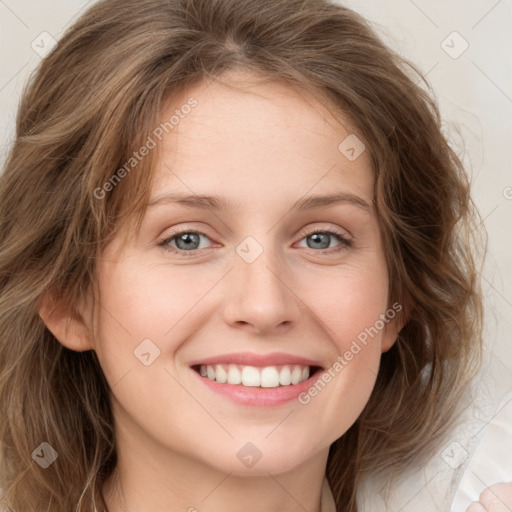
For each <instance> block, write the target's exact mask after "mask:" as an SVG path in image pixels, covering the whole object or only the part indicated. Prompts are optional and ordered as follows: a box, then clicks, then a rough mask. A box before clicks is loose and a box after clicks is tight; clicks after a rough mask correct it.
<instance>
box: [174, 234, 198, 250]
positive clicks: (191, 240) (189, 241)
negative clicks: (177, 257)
mask: <svg viewBox="0 0 512 512" xmlns="http://www.w3.org/2000/svg"><path fill="white" fill-rule="evenodd" d="M180 242H183V243H184V247H179V245H180ZM198 242H199V235H197V234H196V233H184V234H183V235H181V236H180V237H178V240H177V241H176V244H177V245H178V247H179V248H180V249H183V248H190V247H191V245H194V244H197V243H198ZM193 248H194V249H197V247H193Z"/></svg>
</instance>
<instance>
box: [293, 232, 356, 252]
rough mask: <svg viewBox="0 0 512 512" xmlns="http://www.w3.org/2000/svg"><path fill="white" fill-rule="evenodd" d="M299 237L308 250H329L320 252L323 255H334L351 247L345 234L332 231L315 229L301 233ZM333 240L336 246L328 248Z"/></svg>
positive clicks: (350, 241)
mask: <svg viewBox="0 0 512 512" xmlns="http://www.w3.org/2000/svg"><path fill="white" fill-rule="evenodd" d="M301 235H302V236H303V238H302V239H301V241H302V240H306V244H307V247H308V248H309V249H315V250H316V249H329V250H327V251H324V250H322V251H321V252H322V253H324V254H331V253H335V252H338V251H342V250H343V249H346V248H348V247H351V246H352V239H351V238H350V237H349V236H348V235H347V234H346V233H343V232H341V231H336V230H334V229H317V230H315V231H308V232H303V233H301ZM333 240H336V241H337V242H338V245H337V246H335V247H329V245H330V243H331V242H332V241H333Z"/></svg>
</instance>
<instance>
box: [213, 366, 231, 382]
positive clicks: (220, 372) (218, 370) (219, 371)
mask: <svg viewBox="0 0 512 512" xmlns="http://www.w3.org/2000/svg"><path fill="white" fill-rule="evenodd" d="M215 380H216V381H217V382H220V383H221V384H224V383H225V382H226V381H227V380H228V374H227V373H226V370H224V368H222V366H221V365H220V364H218V365H217V366H216V367H215Z"/></svg>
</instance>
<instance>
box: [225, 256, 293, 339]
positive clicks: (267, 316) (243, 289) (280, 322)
mask: <svg viewBox="0 0 512 512" xmlns="http://www.w3.org/2000/svg"><path fill="white" fill-rule="evenodd" d="M229 274H230V278H229V280H228V282H226V283H225V286H226V288H227V292H226V296H227V302H226V304H225V309H224V317H225V321H226V322H227V323H228V324H229V325H230V326H232V327H235V328H244V329H246V330H248V331H252V332H253V333H256V334H260V335H263V334H272V333H273V332H274V331H279V333H282V332H283V331H284V330H287V329H290V328H292V327H293V326H295V325H296V324H297V323H298V320H299V319H300V318H301V315H302V310H301V299H300V298H299V296H298V295H297V294H296V292H294V290H293V280H292V279H291V278H290V277H289V275H290V274H289V272H286V271H285V269H284V264H283V263H282V262H279V261H278V260H277V258H275V257H274V255H273V254H271V252H270V251H263V253H262V254H261V255H260V256H259V257H258V258H257V259H256V260H255V261H253V262H252V263H249V262H247V261H245V260H244V259H243V258H241V257H239V256H238V255H236V257H235V263H234V268H233V270H232V271H231V272H230V273H229ZM287 277H288V278H287Z"/></svg>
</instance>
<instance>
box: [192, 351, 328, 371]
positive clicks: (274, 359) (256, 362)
mask: <svg viewBox="0 0 512 512" xmlns="http://www.w3.org/2000/svg"><path fill="white" fill-rule="evenodd" d="M203 364H204V365H214V364H240V365H243V366H261V367H265V366H277V365H286V364H298V365H303V366H317V367H319V368H322V365H321V364H320V363H319V362H318V361H315V360H313V359H307V358H305V357H300V356H295V355H293V354H285V353H283V352H274V353H272V354H252V353H250V352H234V353H231V354H220V355H217V356H212V357H207V358H205V359H200V360H197V361H193V362H192V363H190V366H196V365H203Z"/></svg>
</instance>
